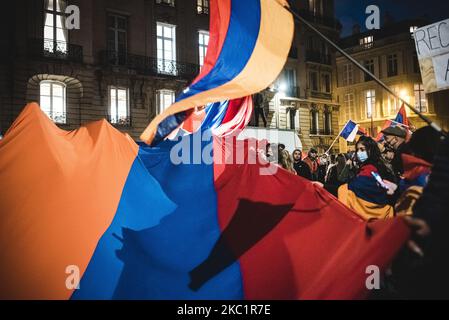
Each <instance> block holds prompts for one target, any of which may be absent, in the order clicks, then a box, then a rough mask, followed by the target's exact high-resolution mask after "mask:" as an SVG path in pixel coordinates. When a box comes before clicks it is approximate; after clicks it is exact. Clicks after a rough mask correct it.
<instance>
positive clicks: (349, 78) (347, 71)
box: [343, 64, 354, 86]
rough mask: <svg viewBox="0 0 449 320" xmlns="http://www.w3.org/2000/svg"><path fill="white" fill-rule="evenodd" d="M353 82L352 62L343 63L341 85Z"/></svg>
mask: <svg viewBox="0 0 449 320" xmlns="http://www.w3.org/2000/svg"><path fill="white" fill-rule="evenodd" d="M353 82H354V73H353V71H352V64H345V65H344V66H343V85H344V86H349V85H351V84H353Z"/></svg>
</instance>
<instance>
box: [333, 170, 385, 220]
mask: <svg viewBox="0 0 449 320" xmlns="http://www.w3.org/2000/svg"><path fill="white" fill-rule="evenodd" d="M372 172H375V173H378V170H377V169H376V167H375V166H373V165H372V164H367V165H364V166H363V167H362V168H361V170H360V172H359V174H358V175H357V176H356V177H355V178H354V179H352V180H351V181H350V182H349V183H347V184H344V185H342V186H340V188H339V189H338V199H339V200H340V201H341V202H343V203H344V204H345V205H347V206H348V207H349V208H351V209H353V210H354V211H355V212H357V213H358V214H359V215H360V216H361V217H362V218H364V219H366V220H370V219H386V218H392V217H393V215H394V210H393V207H392V206H391V205H390V199H389V198H388V195H387V192H386V191H385V190H384V189H382V188H381V187H380V186H379V184H378V182H377V181H376V179H375V178H374V177H373V176H372Z"/></svg>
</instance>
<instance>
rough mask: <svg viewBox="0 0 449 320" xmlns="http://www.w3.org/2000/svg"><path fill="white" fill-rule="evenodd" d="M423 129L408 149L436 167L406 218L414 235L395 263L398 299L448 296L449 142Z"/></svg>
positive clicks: (391, 282)
mask: <svg viewBox="0 0 449 320" xmlns="http://www.w3.org/2000/svg"><path fill="white" fill-rule="evenodd" d="M418 131H420V130H418ZM418 131H417V133H416V135H418V134H419V132H418ZM421 132H422V134H423V136H422V137H421V138H420V139H416V137H415V139H413V138H412V140H411V141H410V143H409V145H408V148H409V149H408V152H410V153H412V154H413V155H414V156H417V157H419V158H421V159H423V160H426V161H428V162H430V163H432V164H433V166H432V171H431V173H430V176H429V179H428V183H427V185H426V187H425V188H424V190H423V193H422V195H421V196H420V197H419V199H418V200H417V201H416V203H415V204H414V206H413V209H412V210H413V214H412V216H407V217H405V218H404V219H405V221H406V223H407V224H408V225H409V226H410V228H411V230H412V238H411V240H410V241H409V242H408V244H407V246H406V248H405V249H404V250H402V251H401V253H400V254H399V255H398V256H397V258H396V260H395V262H394V263H393V272H392V276H391V277H390V278H387V280H388V283H389V288H393V290H390V292H389V293H390V294H391V295H392V297H393V298H396V299H449V290H448V288H449V214H448V208H449V196H448V195H449V166H448V164H449V141H448V139H447V138H445V139H441V138H440V135H439V134H438V133H437V132H436V131H434V130H433V129H432V128H430V127H428V128H426V129H425V130H422V131H421ZM435 142H436V143H435Z"/></svg>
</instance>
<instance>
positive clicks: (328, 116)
mask: <svg viewBox="0 0 449 320" xmlns="http://www.w3.org/2000/svg"><path fill="white" fill-rule="evenodd" d="M324 134H325V135H331V134H332V111H330V109H326V111H324Z"/></svg>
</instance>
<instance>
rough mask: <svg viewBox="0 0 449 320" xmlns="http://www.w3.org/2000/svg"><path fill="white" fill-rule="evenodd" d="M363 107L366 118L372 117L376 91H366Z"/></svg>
mask: <svg viewBox="0 0 449 320" xmlns="http://www.w3.org/2000/svg"><path fill="white" fill-rule="evenodd" d="M365 98H366V100H365V107H366V117H367V118H372V117H373V116H374V109H375V108H376V91H375V90H368V91H366V92H365Z"/></svg>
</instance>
